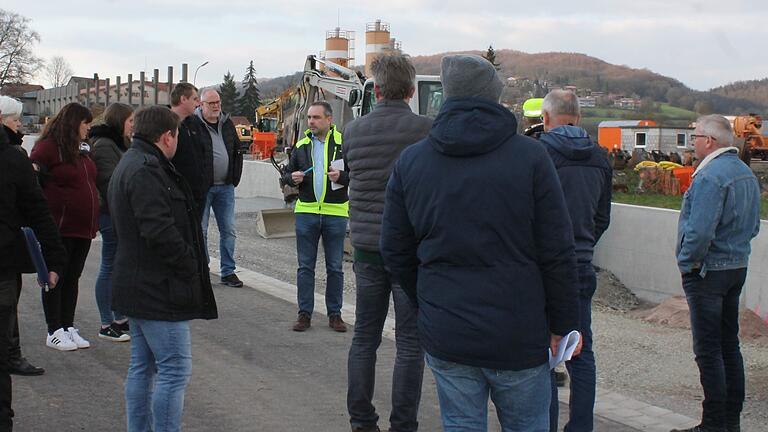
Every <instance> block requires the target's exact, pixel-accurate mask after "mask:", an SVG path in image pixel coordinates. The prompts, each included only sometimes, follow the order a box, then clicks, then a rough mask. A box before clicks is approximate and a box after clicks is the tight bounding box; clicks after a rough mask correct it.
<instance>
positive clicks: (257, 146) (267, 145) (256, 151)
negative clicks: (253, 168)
mask: <svg viewBox="0 0 768 432" xmlns="http://www.w3.org/2000/svg"><path fill="white" fill-rule="evenodd" d="M275 145H277V134H276V133H274V132H255V131H254V132H253V144H251V155H253V157H254V159H256V158H258V159H262V158H268V157H269V156H270V155H271V154H272V151H273V150H274V149H275Z"/></svg>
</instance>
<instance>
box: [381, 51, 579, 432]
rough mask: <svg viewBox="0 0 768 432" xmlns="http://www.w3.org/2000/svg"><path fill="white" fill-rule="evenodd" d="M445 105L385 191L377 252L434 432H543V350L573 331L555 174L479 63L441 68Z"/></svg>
mask: <svg viewBox="0 0 768 432" xmlns="http://www.w3.org/2000/svg"><path fill="white" fill-rule="evenodd" d="M441 80H442V82H443V91H444V96H445V97H446V98H447V99H446V101H445V104H444V105H443V107H442V110H441V112H440V114H439V115H438V117H437V119H435V122H434V125H433V127H432V129H431V131H430V133H429V136H428V137H427V138H426V139H424V140H421V141H419V142H418V143H416V144H413V145H412V146H410V147H408V148H406V149H405V150H404V151H403V153H402V155H401V157H400V159H399V160H398V162H397V163H396V165H395V168H394V171H393V173H392V176H391V178H390V180H389V183H388V185H387V192H386V198H385V209H384V218H383V225H382V237H381V254H382V257H383V259H384V262H385V264H386V265H387V266H388V267H389V269H390V271H391V273H392V274H393V275H397V277H398V278H399V279H400V284H401V286H402V288H403V290H404V291H405V292H406V293H407V294H408V295H409V297H410V298H411V299H412V300H413V301H414V302H415V303H417V305H418V308H419V315H418V327H419V338H420V340H421V343H422V345H423V346H424V349H425V351H426V352H427V355H426V361H427V364H428V365H429V367H430V368H431V369H432V372H433V374H434V376H435V380H436V382H437V390H438V396H439V400H440V410H441V415H442V420H443V426H444V428H445V430H446V431H453V430H485V428H486V426H487V425H486V422H487V407H488V405H487V404H488V402H487V400H488V395H489V393H491V394H493V401H494V404H495V405H496V408H497V411H498V413H499V419H500V421H501V424H502V428H503V430H504V431H512V430H520V431H523V430H524V431H542V432H544V431H548V430H549V415H548V412H549V403H550V397H551V391H550V375H549V366H548V361H547V359H548V356H547V349H548V348H549V347H550V346H551V345H553V344H556V343H557V342H558V341H559V340H560V339H561V337H562V336H563V335H565V334H566V333H568V332H569V331H571V330H573V329H576V328H577V326H578V301H577V296H576V257H575V253H574V246H573V231H572V228H571V222H570V218H569V217H568V210H567V208H566V204H565V199H564V198H563V192H562V190H561V189H560V183H559V182H558V180H557V174H556V172H555V168H554V166H553V165H552V161H551V160H550V158H549V157H548V156H547V152H546V151H545V150H544V148H543V147H542V146H541V145H540V144H539V143H538V142H537V141H535V140H533V139H531V138H527V137H524V136H520V135H517V134H516V130H517V122H516V120H515V117H514V116H513V115H512V113H510V112H509V110H507V109H506V108H504V107H503V106H501V105H499V104H498V100H499V96H500V95H501V90H502V87H503V85H502V83H501V80H500V79H499V77H498V75H497V74H496V71H495V69H494V68H493V66H492V65H491V64H490V63H489V62H488V61H486V60H485V59H483V58H482V57H479V56H474V55H453V56H446V57H444V58H443V60H442V65H441Z"/></svg>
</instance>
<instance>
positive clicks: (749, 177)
mask: <svg viewBox="0 0 768 432" xmlns="http://www.w3.org/2000/svg"><path fill="white" fill-rule="evenodd" d="M691 139H692V140H693V148H694V151H695V153H696V157H697V158H698V159H699V160H700V161H701V162H700V163H699V165H698V166H697V167H696V171H694V173H693V180H692V183H691V187H690V188H689V189H688V191H687V192H686V193H685V197H684V200H683V208H682V210H681V211H680V220H679V222H678V226H677V232H678V235H677V265H678V267H679V268H680V273H681V274H682V279H683V290H684V291H685V297H686V299H687V300H688V308H689V309H690V313H691V331H692V333H693V352H694V354H696V364H697V365H698V367H699V375H700V379H701V386H702V387H703V389H704V401H703V402H702V419H701V423H700V424H699V425H697V426H694V427H692V428H690V429H683V430H677V429H675V430H673V432H710V431H717V432H722V431H727V432H738V431H740V417H741V410H742V407H743V405H744V393H745V389H744V360H743V359H742V356H741V351H740V349H739V295H740V294H741V289H742V286H743V285H744V281H745V279H746V277H747V263H748V261H749V253H750V241H751V240H752V238H753V237H755V236H756V235H757V232H758V230H759V228H760V188H759V186H758V183H757V178H756V177H755V175H754V174H753V173H752V170H750V169H749V167H747V166H746V165H745V164H744V162H742V161H741V159H739V149H738V148H736V147H733V131H732V129H731V125H730V123H729V122H728V120H726V119H725V117H723V116H720V115H708V116H703V117H699V119H698V120H697V121H696V129H695V130H694V134H693V135H691Z"/></svg>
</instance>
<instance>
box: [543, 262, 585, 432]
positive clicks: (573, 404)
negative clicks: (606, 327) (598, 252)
mask: <svg viewBox="0 0 768 432" xmlns="http://www.w3.org/2000/svg"><path fill="white" fill-rule="evenodd" d="M577 273H578V278H579V286H578V288H579V332H581V336H582V338H583V345H582V347H581V354H579V355H578V356H576V357H574V358H573V359H571V360H570V361H567V362H565V367H566V369H568V375H570V377H571V396H570V399H569V400H568V405H569V412H568V423H567V424H566V425H565V431H566V432H591V431H592V429H593V428H594V409H595V387H596V385H597V373H596V368H595V353H594V351H592V296H593V295H594V294H595V290H596V289H597V276H596V275H595V268H594V267H593V266H592V264H591V263H586V264H585V263H580V264H579V266H578V268H577ZM552 373H553V374H554V371H553V372H552ZM558 411H559V402H558V399H557V386H556V385H555V381H554V378H553V380H552V404H551V405H550V417H549V430H550V431H553V432H554V431H556V430H557V421H558Z"/></svg>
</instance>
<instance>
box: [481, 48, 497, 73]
mask: <svg viewBox="0 0 768 432" xmlns="http://www.w3.org/2000/svg"><path fill="white" fill-rule="evenodd" d="M483 58H484V59H486V60H488V61H489V62H490V63H491V64H492V65H493V67H494V68H496V70H501V67H499V66H500V64H499V63H496V50H494V49H493V45H488V51H486V52H485V55H484V56H483Z"/></svg>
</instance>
